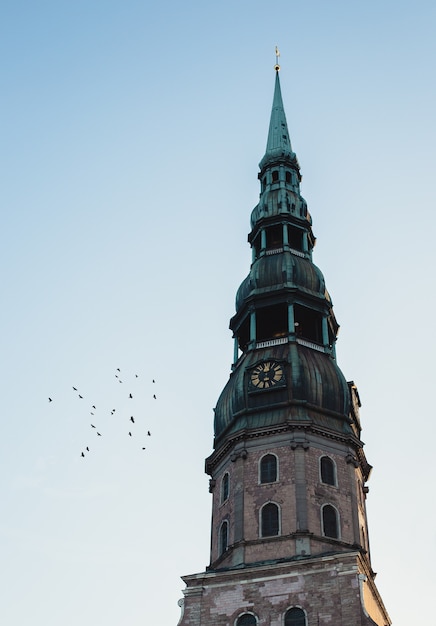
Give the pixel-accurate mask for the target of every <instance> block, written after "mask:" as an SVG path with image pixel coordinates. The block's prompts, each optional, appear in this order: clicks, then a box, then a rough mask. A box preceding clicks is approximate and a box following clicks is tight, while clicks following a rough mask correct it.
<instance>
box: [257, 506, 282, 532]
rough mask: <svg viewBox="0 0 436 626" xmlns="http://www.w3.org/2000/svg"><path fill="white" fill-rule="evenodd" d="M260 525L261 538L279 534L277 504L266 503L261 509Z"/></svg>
mask: <svg viewBox="0 0 436 626" xmlns="http://www.w3.org/2000/svg"><path fill="white" fill-rule="evenodd" d="M260 525H261V528H260V533H261V536H262V537H275V536H276V535H278V534H279V507H278V506H277V504H274V503H273V502H268V504H265V505H264V506H263V507H262V511H261V519H260Z"/></svg>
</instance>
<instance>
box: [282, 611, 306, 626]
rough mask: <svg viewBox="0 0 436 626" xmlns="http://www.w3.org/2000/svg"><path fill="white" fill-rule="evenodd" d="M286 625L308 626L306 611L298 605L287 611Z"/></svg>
mask: <svg viewBox="0 0 436 626" xmlns="http://www.w3.org/2000/svg"><path fill="white" fill-rule="evenodd" d="M285 626H306V615H305V613H304V611H303V610H302V609H298V608H296V607H293V608H292V609H289V611H286V615H285Z"/></svg>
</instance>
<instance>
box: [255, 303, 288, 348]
mask: <svg viewBox="0 0 436 626" xmlns="http://www.w3.org/2000/svg"><path fill="white" fill-rule="evenodd" d="M287 334H288V306H287V304H286V303H283V304H276V305H275V306H268V307H263V308H261V309H257V310H256V340H257V341H265V340H267V339H275V338H277V337H285V336H286V335H287Z"/></svg>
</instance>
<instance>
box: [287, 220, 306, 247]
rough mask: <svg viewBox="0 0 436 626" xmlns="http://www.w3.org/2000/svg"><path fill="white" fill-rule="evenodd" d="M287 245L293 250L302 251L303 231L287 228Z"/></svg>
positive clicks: (291, 227)
mask: <svg viewBox="0 0 436 626" xmlns="http://www.w3.org/2000/svg"><path fill="white" fill-rule="evenodd" d="M288 238H289V245H290V247H291V248H293V249H294V250H299V251H300V252H301V251H302V250H303V231H302V230H300V229H299V228H295V227H293V226H289V228H288Z"/></svg>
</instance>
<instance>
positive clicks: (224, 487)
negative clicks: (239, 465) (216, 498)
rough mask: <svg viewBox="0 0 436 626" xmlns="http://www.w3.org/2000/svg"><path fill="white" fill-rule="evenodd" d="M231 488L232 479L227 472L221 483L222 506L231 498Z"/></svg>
mask: <svg viewBox="0 0 436 626" xmlns="http://www.w3.org/2000/svg"><path fill="white" fill-rule="evenodd" d="M229 486H230V478H229V475H228V473H227V472H226V473H225V474H224V476H223V479H222V481H221V504H222V503H223V502H225V501H226V500H227V498H228V497H229Z"/></svg>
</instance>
